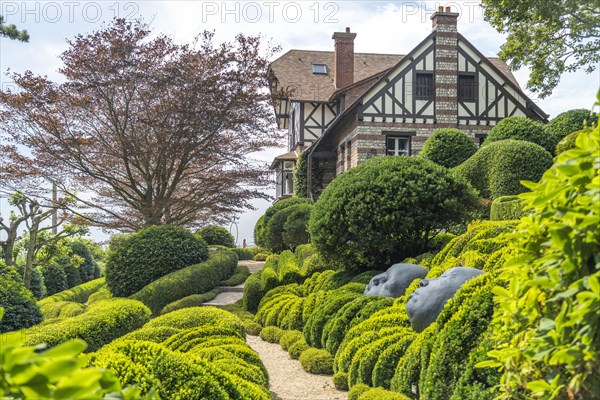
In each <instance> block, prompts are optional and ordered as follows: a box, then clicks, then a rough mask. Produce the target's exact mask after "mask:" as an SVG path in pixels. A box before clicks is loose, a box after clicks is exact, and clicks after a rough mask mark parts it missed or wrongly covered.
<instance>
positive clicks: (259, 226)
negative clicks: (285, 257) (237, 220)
mask: <svg viewBox="0 0 600 400" xmlns="http://www.w3.org/2000/svg"><path fill="white" fill-rule="evenodd" d="M310 203H311V201H310V200H309V199H307V198H300V197H290V198H288V199H283V200H279V201H277V202H275V204H273V205H272V206H271V207H269V208H267V210H266V211H265V213H264V215H263V216H261V217H260V218H259V219H258V221H257V222H256V225H255V226H254V242H255V243H256V244H257V245H259V246H268V243H269V238H268V237H267V227H268V226H269V223H270V220H271V218H272V217H273V216H274V215H275V214H276V213H277V212H279V211H281V210H283V209H285V208H287V207H290V206H293V205H296V204H310ZM283 223H285V220H284V221H282V224H283ZM281 229H283V226H282V227H281ZM275 240H277V238H275Z"/></svg>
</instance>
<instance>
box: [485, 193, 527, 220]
mask: <svg viewBox="0 0 600 400" xmlns="http://www.w3.org/2000/svg"><path fill="white" fill-rule="evenodd" d="M523 215H524V212H523V203H522V202H521V200H520V199H519V196H500V197H498V198H497V199H495V200H494V201H493V202H492V209H491V211H490V219H491V220H492V221H510V220H515V219H521V217H522V216H523Z"/></svg>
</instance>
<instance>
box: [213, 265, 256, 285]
mask: <svg viewBox="0 0 600 400" xmlns="http://www.w3.org/2000/svg"><path fill="white" fill-rule="evenodd" d="M249 276H250V269H248V267H247V266H245V265H238V266H237V267H235V270H234V271H233V275H232V276H231V277H230V278H229V279H225V280H224V281H221V283H220V284H219V285H221V286H237V285H241V284H242V283H244V282H246V279H248V277H249Z"/></svg>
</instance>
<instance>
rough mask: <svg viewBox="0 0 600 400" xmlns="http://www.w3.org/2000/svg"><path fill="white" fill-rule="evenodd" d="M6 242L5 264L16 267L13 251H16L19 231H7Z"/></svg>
mask: <svg viewBox="0 0 600 400" xmlns="http://www.w3.org/2000/svg"><path fill="white" fill-rule="evenodd" d="M6 233H7V237H6V242H5V243H4V246H2V247H3V248H4V262H5V263H6V265H14V264H15V263H14V261H13V251H14V249H15V241H16V240H17V229H16V227H15V229H12V226H11V229H10V231H7V232H6Z"/></svg>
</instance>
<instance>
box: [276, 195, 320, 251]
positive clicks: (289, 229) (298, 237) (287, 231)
mask: <svg viewBox="0 0 600 400" xmlns="http://www.w3.org/2000/svg"><path fill="white" fill-rule="evenodd" d="M312 208H313V205H312V204H297V205H295V206H292V207H290V208H289V210H290V211H289V213H288V216H287V218H286V220H285V222H284V223H283V233H282V235H281V236H282V239H283V244H284V245H285V246H286V247H287V248H289V249H292V250H295V249H296V247H298V246H301V245H303V244H307V243H309V242H310V235H309V234H308V231H307V226H308V220H309V219H310V213H311V211H312Z"/></svg>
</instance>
